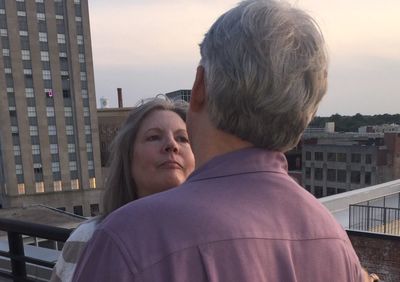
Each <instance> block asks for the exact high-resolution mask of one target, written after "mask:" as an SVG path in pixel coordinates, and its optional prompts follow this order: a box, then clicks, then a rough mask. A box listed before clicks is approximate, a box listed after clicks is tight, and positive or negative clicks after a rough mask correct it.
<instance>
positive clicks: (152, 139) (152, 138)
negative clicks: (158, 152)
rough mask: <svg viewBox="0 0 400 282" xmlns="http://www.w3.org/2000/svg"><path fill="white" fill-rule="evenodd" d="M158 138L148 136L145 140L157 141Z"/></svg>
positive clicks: (156, 136) (157, 136)
mask: <svg viewBox="0 0 400 282" xmlns="http://www.w3.org/2000/svg"><path fill="white" fill-rule="evenodd" d="M159 139H160V136H159V135H150V136H148V137H147V138H146V140H147V141H156V140H159Z"/></svg>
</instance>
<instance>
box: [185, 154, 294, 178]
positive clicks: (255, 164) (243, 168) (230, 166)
mask: <svg viewBox="0 0 400 282" xmlns="http://www.w3.org/2000/svg"><path fill="white" fill-rule="evenodd" d="M256 171H268V172H275V173H284V174H287V171H288V165H287V161H286V157H285V155H284V154H283V153H281V152H277V151H269V150H266V149H260V148H255V147H251V148H245V149H240V150H237V151H233V152H229V153H226V154H223V155H219V156H216V157H214V158H212V159H211V160H209V161H208V162H206V163H205V164H203V165H202V166H201V167H199V168H198V169H196V170H195V171H194V172H193V173H192V174H191V175H190V176H189V178H188V179H187V182H193V181H198V180H204V179H209V178H216V177H224V176H228V175H235V174H244V173H251V172H256Z"/></svg>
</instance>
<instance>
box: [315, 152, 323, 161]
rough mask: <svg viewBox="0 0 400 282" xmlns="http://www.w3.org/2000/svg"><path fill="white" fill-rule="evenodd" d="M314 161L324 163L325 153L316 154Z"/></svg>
mask: <svg viewBox="0 0 400 282" xmlns="http://www.w3.org/2000/svg"><path fill="white" fill-rule="evenodd" d="M314 159H315V160H316V161H323V160H324V153H323V152H315V153H314Z"/></svg>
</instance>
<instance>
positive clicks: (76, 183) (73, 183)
mask: <svg viewBox="0 0 400 282" xmlns="http://www.w3.org/2000/svg"><path fill="white" fill-rule="evenodd" d="M71 189H72V190H78V189H79V179H71Z"/></svg>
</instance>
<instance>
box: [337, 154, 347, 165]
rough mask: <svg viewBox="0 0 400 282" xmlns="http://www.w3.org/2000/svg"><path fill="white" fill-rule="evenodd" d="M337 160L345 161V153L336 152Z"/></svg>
mask: <svg viewBox="0 0 400 282" xmlns="http://www.w3.org/2000/svg"><path fill="white" fill-rule="evenodd" d="M337 161H338V162H343V163H345V162H347V156H346V153H338V154H337Z"/></svg>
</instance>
